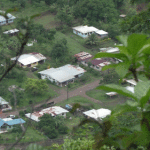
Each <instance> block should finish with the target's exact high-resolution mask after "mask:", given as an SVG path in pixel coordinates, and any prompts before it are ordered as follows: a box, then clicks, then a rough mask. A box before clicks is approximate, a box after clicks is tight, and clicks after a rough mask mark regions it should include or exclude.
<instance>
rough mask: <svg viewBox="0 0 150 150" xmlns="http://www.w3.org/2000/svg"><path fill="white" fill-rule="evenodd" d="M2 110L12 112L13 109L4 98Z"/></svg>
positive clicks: (0, 107) (0, 105) (1, 104)
mask: <svg viewBox="0 0 150 150" xmlns="http://www.w3.org/2000/svg"><path fill="white" fill-rule="evenodd" d="M0 110H2V112H4V111H8V110H12V107H11V106H10V105H9V103H8V102H7V101H6V100H4V99H3V98H2V97H0Z"/></svg>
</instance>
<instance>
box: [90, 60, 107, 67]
mask: <svg viewBox="0 0 150 150" xmlns="http://www.w3.org/2000/svg"><path fill="white" fill-rule="evenodd" d="M103 62H106V60H103V59H100V60H99V59H94V60H92V61H91V63H92V65H94V66H96V65H99V64H100V63H103Z"/></svg>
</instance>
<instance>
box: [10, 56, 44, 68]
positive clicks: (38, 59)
mask: <svg viewBox="0 0 150 150" xmlns="http://www.w3.org/2000/svg"><path fill="white" fill-rule="evenodd" d="M16 59H17V57H14V58H11V60H13V61H15V60H16ZM45 59H46V57H45V56H43V55H42V54H41V53H29V54H23V55H21V56H20V57H19V58H18V61H17V64H19V65H20V67H23V68H26V67H35V66H37V65H38V63H40V64H41V63H44V62H45Z"/></svg>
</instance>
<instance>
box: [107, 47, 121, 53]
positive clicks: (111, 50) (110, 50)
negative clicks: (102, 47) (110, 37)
mask: <svg viewBox="0 0 150 150" xmlns="http://www.w3.org/2000/svg"><path fill="white" fill-rule="evenodd" d="M106 52H107V53H115V52H119V48H118V47H115V48H111V49H109V50H107V51H106Z"/></svg>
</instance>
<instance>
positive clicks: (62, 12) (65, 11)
mask: <svg viewBox="0 0 150 150" xmlns="http://www.w3.org/2000/svg"><path fill="white" fill-rule="evenodd" d="M56 17H57V18H58V19H60V20H61V23H64V24H67V25H68V26H71V25H72V21H73V20H74V16H73V7H69V5H65V6H64V7H63V8H61V9H59V10H58V13H57V15H56Z"/></svg>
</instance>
